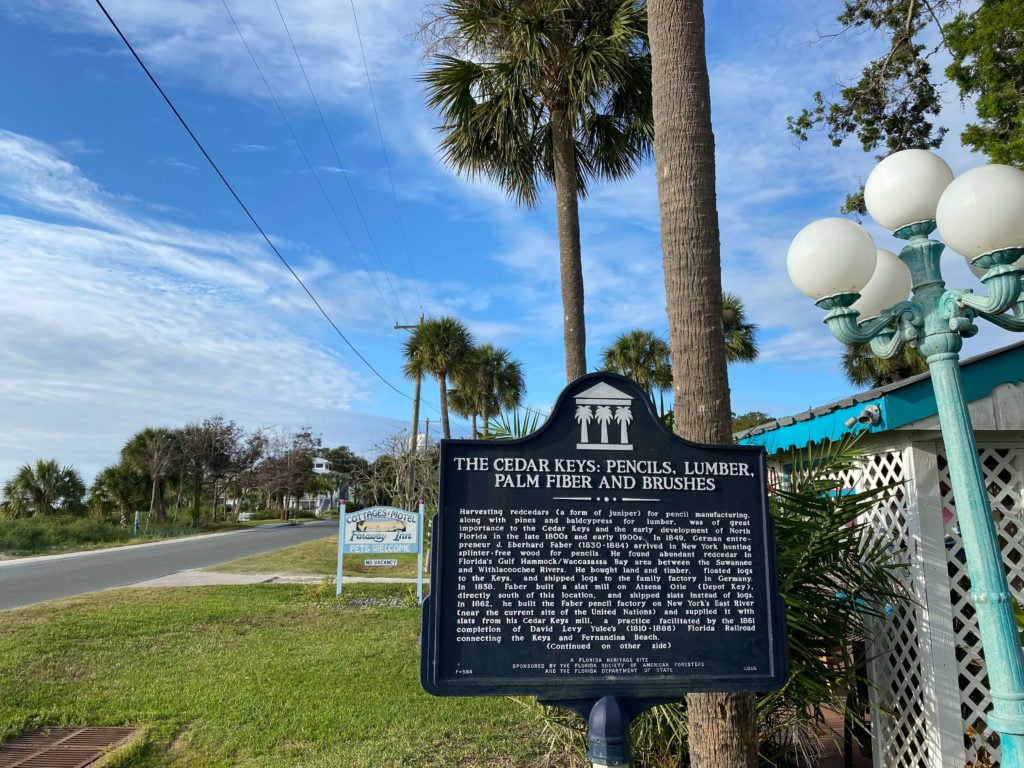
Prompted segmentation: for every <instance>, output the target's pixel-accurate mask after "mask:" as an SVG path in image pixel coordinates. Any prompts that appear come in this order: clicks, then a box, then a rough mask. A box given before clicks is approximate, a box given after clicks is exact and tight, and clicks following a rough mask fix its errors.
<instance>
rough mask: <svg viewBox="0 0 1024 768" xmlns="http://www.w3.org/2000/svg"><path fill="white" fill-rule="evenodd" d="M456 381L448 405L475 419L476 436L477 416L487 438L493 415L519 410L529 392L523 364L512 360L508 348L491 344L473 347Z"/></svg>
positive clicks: (449, 393)
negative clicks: (511, 409) (525, 393)
mask: <svg viewBox="0 0 1024 768" xmlns="http://www.w3.org/2000/svg"><path fill="white" fill-rule="evenodd" d="M454 381H455V389H451V390H449V391H448V397H449V406H450V407H451V408H452V410H453V411H455V412H456V413H458V414H459V415H461V416H465V417H466V418H471V419H472V421H473V436H474V437H476V417H477V415H479V416H480V417H481V419H482V423H483V430H484V431H483V436H484V437H487V435H488V429H489V422H490V419H491V416H492V415H493V414H495V413H498V412H500V411H502V410H504V409H506V408H518V407H519V406H520V405H521V404H522V401H523V393H524V391H525V390H526V384H525V382H524V381H523V367H522V365H520V363H519V362H517V361H516V360H513V359H512V353H511V352H509V351H508V350H507V349H503V348H501V347H495V346H492V345H491V344H481V345H480V346H477V347H473V349H472V350H470V353H469V358H468V359H467V360H466V363H465V365H464V366H463V368H462V370H461V371H460V372H459V373H458V375H457V376H456V377H455V379H454ZM453 395H455V396H456V397H457V398H458V405H459V407H456V406H455V402H454V401H453V400H452V396H453ZM460 408H461V410H460Z"/></svg>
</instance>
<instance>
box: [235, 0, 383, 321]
mask: <svg viewBox="0 0 1024 768" xmlns="http://www.w3.org/2000/svg"><path fill="white" fill-rule="evenodd" d="M221 5H223V6H224V10H225V11H226V12H227V14H228V18H229V19H231V24H232V26H234V28H235V32H236V33H238V39H239V40H241V41H242V45H243V46H245V51H246V53H248V54H249V59H250V60H251V61H252V63H253V66H254V67H255V68H256V71H257V72H258V73H259V76H260V79H261V80H262V81H263V85H264V87H265V88H266V89H267V93H268V94H269V95H270V99H271V101H273V102H274V106H275V107H276V108H277V113H278V115H280V117H281V121H282V122H283V123H284V124H285V127H286V128H287V129H288V133H289V134H291V137H292V141H293V142H294V143H295V147H296V149H298V150H299V154H300V155H302V159H303V160H304V161H305V163H306V167H307V168H308V169H309V172H310V174H311V175H312V176H313V181H314V182H315V183H316V185H317V187H318V188H319V189H320V194H321V195H322V196H323V198H324V202H326V203H327V207H328V208H330V210H331V213H332V214H333V216H334V220H335V221H336V222H337V224H338V227H339V228H340V229H341V231H342V233H343V234H344V235H345V239H346V240H348V243H349V245H350V246H351V247H352V252H353V253H354V254H355V256H356V258H357V259H358V260H359V264H360V266H362V268H363V271H364V272H365V273H366V276H367V277H368V278H369V280H370V284H371V285H373V287H374V290H376V291H377V295H378V296H379V297H380V300H381V302H382V304H383V305H384V306H388V308H389V310H391V311H394V307H393V306H389V305H390V302H389V301H388V299H387V298H386V297H385V296H384V291H382V290H381V288H380V286H379V285H378V284H377V280H376V279H375V278H374V276H373V272H371V271H370V268H369V267H368V266H367V264H366V262H365V261H364V260H363V255H362V253H361V252H360V250H359V248H358V247H357V246H356V243H355V241H354V240H353V239H352V235H351V234H350V233H349V231H348V227H346V226H345V223H344V222H343V221H342V220H341V215H340V214H339V213H338V209H337V208H335V206H334V202H333V201H332V200H331V198H330V195H328V194H327V190H326V189H325V188H324V185H323V182H322V181H321V180H320V176H319V174H317V172H316V169H315V168H314V167H313V163H312V162H310V159H309V155H307V154H306V150H305V149H304V148H303V146H302V142H301V141H299V137H298V135H297V134H296V132H295V129H294V128H293V127H292V124H291V122H290V121H289V120H288V117H287V116H286V115H285V112H284V108H283V107H282V106H281V103H280V101H279V100H278V98H277V94H275V93H274V89H273V88H272V87H271V85H270V82H269V81H268V80H267V77H266V75H264V73H263V68H262V67H261V66H260V65H259V62H258V61H257V60H256V56H255V54H254V53H253V52H252V49H251V48H250V47H249V42H248V41H247V40H246V39H245V35H244V34H242V29H241V27H240V26H239V25H238V22H237V21H236V20H235V15H234V14H233V13H232V12H231V8H230V7H229V6H228V3H227V0H221ZM397 314H398V313H397V312H396V315H397Z"/></svg>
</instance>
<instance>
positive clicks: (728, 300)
mask: <svg viewBox="0 0 1024 768" xmlns="http://www.w3.org/2000/svg"><path fill="white" fill-rule="evenodd" d="M722 326H723V328H724V330H725V359H726V361H727V362H730V363H737V362H742V363H750V362H753V361H754V360H756V359H757V356H758V355H759V354H760V353H761V351H760V350H759V349H758V348H757V326H756V325H755V324H754V323H748V322H747V318H746V309H744V307H743V301H742V300H741V299H740V297H739V296H737V295H736V294H735V293H729V292H728V291H726V292H724V293H723V294H722Z"/></svg>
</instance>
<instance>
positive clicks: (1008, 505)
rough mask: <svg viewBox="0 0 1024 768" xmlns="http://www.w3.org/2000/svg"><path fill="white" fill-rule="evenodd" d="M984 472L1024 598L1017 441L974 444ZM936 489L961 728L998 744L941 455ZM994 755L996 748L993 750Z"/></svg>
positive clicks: (1023, 486) (1013, 582) (1023, 488)
mask: <svg viewBox="0 0 1024 768" xmlns="http://www.w3.org/2000/svg"><path fill="white" fill-rule="evenodd" d="M978 455H979V459H980V460H981V466H982V469H983V471H984V473H985V484H986V485H987V487H988V494H989V501H990V503H991V505H992V514H993V518H994V520H995V523H996V530H997V531H998V532H999V540H1000V544H1001V546H1002V552H1003V563H1004V565H1005V566H1006V569H1007V572H1008V574H1009V576H1010V589H1011V591H1012V593H1013V594H1014V595H1015V596H1016V598H1017V599H1018V600H1022V599H1024V459H1022V456H1021V449H1020V447H1019V446H1013V445H1002V446H999V445H982V446H980V447H979V449H978ZM938 465H939V492H940V495H941V499H942V517H943V522H944V523H945V527H944V530H945V534H946V553H947V561H946V564H947V568H948V571H949V590H950V602H951V603H952V608H953V631H954V633H955V635H956V662H957V677H958V683H959V687H960V712H961V716H962V717H963V722H964V728H965V730H966V728H967V727H968V726H970V727H972V728H974V729H975V730H976V731H977V732H978V733H980V734H982V735H983V738H985V739H986V740H987V741H988V742H989V744H990V745H992V747H993V748H995V749H996V750H997V749H998V737H997V736H995V735H994V734H993V733H992V732H991V731H990V730H988V728H987V727H986V725H985V718H984V714H985V712H986V711H987V710H988V709H989V707H990V706H991V704H992V700H991V698H990V697H989V692H988V675H987V674H986V671H985V659H984V657H983V656H982V654H981V650H980V645H981V643H980V633H979V631H978V620H977V617H976V615H975V610H974V601H973V600H972V599H971V594H970V590H971V580H970V577H969V576H968V575H967V565H966V557H965V555H964V548H963V541H962V539H961V536H960V527H959V525H958V524H957V518H956V503H955V501H954V499H953V492H952V489H951V488H950V481H949V467H948V466H947V464H946V459H945V457H944V456H943V455H941V454H940V455H939V457H938ZM995 756H996V757H998V752H997V753H996V755H995Z"/></svg>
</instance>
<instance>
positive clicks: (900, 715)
mask: <svg viewBox="0 0 1024 768" xmlns="http://www.w3.org/2000/svg"><path fill="white" fill-rule="evenodd" d="M908 461H909V457H908V451H907V450H891V451H884V452H879V453H875V454H873V455H871V456H868V457H867V461H866V464H865V466H864V468H863V470H862V471H861V472H859V473H857V477H856V478H850V479H849V480H850V481H852V482H853V484H854V486H855V487H856V488H857V489H860V490H867V489H872V488H878V487H881V486H895V487H894V489H893V492H892V494H891V496H890V497H889V499H888V500H887V501H885V502H884V503H881V504H879V505H878V506H876V507H875V509H874V510H872V512H870V513H868V521H867V522H869V523H870V524H871V525H873V526H874V527H875V528H876V530H877V531H878V532H879V534H881V535H889V536H893V537H894V540H895V541H896V542H897V546H904V547H907V546H909V542H911V541H912V540H913V539H914V538H915V536H916V530H914V528H913V527H912V526H913V524H914V522H915V521H914V519H913V516H912V515H910V514H908V512H909V508H910V503H911V500H912V498H913V493H912V489H911V488H910V487H909V485H910V473H909V471H908V468H907V467H908ZM904 584H905V586H906V588H907V592H908V594H909V596H910V597H911V599H912V601H913V602H910V601H908V604H906V605H903V606H901V607H899V608H897V609H896V610H894V611H893V612H892V613H891V614H890V615H889V616H888V617H887V618H886V619H885V620H877V621H876V622H875V623H874V626H873V627H872V634H873V637H872V640H871V644H870V646H869V649H868V654H869V657H870V661H869V664H870V667H869V672H870V675H871V679H872V703H873V705H874V714H873V715H872V720H873V734H872V737H873V741H874V748H875V752H876V754H875V765H882V766H885V767H886V768H926V767H927V766H929V765H930V764H931V761H930V754H929V751H930V749H931V745H930V743H929V740H928V738H927V733H928V725H927V722H926V718H925V706H924V698H923V696H924V694H923V691H924V685H923V683H924V674H925V673H924V670H923V668H922V649H921V645H920V632H919V628H920V626H921V624H922V619H921V617H920V616H919V612H920V608H919V605H920V603H921V602H922V600H921V594H922V591H921V585H920V584H919V583H918V580H917V579H915V578H914V571H913V570H912V569H909V568H908V569H907V570H906V571H905V572H904Z"/></svg>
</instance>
